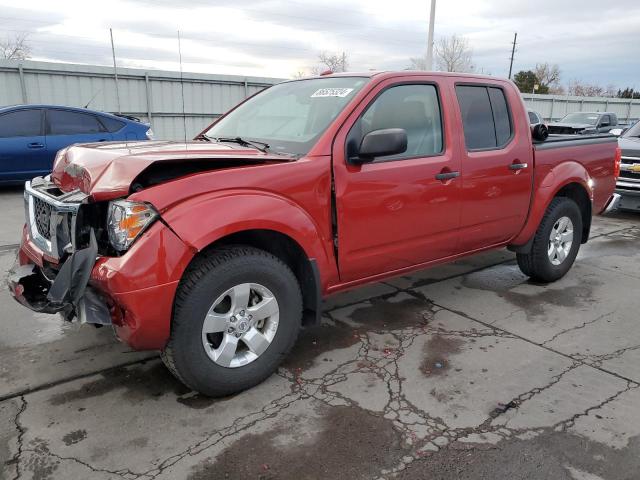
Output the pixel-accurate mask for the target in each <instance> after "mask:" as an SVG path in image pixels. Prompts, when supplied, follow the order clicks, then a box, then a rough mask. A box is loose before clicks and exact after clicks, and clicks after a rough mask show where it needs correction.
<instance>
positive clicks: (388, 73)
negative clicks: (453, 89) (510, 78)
mask: <svg viewBox="0 0 640 480" xmlns="http://www.w3.org/2000/svg"><path fill="white" fill-rule="evenodd" d="M412 75H431V76H437V77H462V78H473V79H480V80H490V81H493V82H496V81H502V82H504V81H507V80H506V79H503V78H499V77H492V76H490V75H480V74H477V73H458V72H431V71H426V70H396V71H393V70H371V71H366V72H339V73H331V74H328V75H315V76H312V77H306V78H305V79H303V80H306V79H308V78H327V77H368V78H373V77H376V78H379V77H382V78H394V77H405V76H412Z"/></svg>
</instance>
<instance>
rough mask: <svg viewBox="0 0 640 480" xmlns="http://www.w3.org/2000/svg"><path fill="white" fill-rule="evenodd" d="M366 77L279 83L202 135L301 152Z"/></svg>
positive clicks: (312, 142) (316, 137)
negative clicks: (237, 139) (238, 138)
mask: <svg viewBox="0 0 640 480" xmlns="http://www.w3.org/2000/svg"><path fill="white" fill-rule="evenodd" d="M368 81H369V79H368V78H364V77H327V78H312V79H309V80H298V81H294V82H285V83H280V84H278V85H274V86H273V87H271V88H268V89H266V90H264V91H263V92H261V93H259V94H258V95H256V96H255V97H253V98H251V99H249V100H247V101H246V102H245V103H243V104H242V105H240V106H239V107H238V108H236V109H235V110H234V111H233V112H231V113H229V114H228V115H227V116H226V117H223V118H221V119H220V120H219V121H218V122H217V123H216V124H214V125H213V126H212V127H211V128H210V129H209V130H207V131H206V132H205V135H206V136H207V137H209V138H212V139H216V138H236V137H241V138H242V139H243V140H248V141H251V140H254V141H256V140H257V141H260V142H265V143H268V144H269V150H271V151H274V152H281V153H291V154H295V155H304V154H306V153H307V152H308V151H309V150H310V149H311V147H312V146H313V145H314V143H315V142H316V141H317V140H318V138H319V137H320V135H322V133H323V132H324V131H325V130H326V128H327V127H328V126H329V124H330V123H331V121H332V120H333V119H334V118H336V117H337V116H338V114H339V113H340V111H342V109H343V108H344V107H345V106H346V105H347V103H349V102H350V101H351V99H352V98H353V97H354V96H355V94H356V93H357V92H358V91H359V90H360V89H361V88H362V86H363V85H364V84H365V83H367V82H368Z"/></svg>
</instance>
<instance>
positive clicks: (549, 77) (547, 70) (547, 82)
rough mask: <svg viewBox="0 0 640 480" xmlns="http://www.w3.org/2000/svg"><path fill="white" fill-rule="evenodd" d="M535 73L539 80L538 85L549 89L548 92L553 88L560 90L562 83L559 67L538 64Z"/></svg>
mask: <svg viewBox="0 0 640 480" xmlns="http://www.w3.org/2000/svg"><path fill="white" fill-rule="evenodd" d="M533 73H534V74H535V76H536V78H537V79H538V84H539V85H540V86H541V87H543V86H544V87H547V91H549V90H550V89H552V88H558V84H559V83H560V67H558V65H555V64H554V65H549V64H548V63H536V68H535V69H534V70H533ZM540 93H542V92H540Z"/></svg>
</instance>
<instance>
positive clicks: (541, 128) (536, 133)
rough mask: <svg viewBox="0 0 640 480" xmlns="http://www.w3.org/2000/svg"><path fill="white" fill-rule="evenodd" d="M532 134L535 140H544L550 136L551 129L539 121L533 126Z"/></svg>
mask: <svg viewBox="0 0 640 480" xmlns="http://www.w3.org/2000/svg"><path fill="white" fill-rule="evenodd" d="M531 136H532V137H533V139H534V140H539V141H541V142H544V141H545V140H546V139H547V137H548V136H549V129H548V128H547V126H546V125H545V124H544V123H538V124H537V125H534V126H533V127H531Z"/></svg>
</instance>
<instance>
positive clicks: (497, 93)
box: [488, 87, 512, 147]
mask: <svg viewBox="0 0 640 480" xmlns="http://www.w3.org/2000/svg"><path fill="white" fill-rule="evenodd" d="M488 90H489V99H490V100H491V109H492V110H493V122H494V124H495V126H496V142H497V144H498V147H502V146H504V145H506V144H507V142H509V139H510V138H511V133H512V132H511V118H509V107H508V106H507V99H506V98H505V97H504V92H503V91H502V89H501V88H494V87H489V88H488Z"/></svg>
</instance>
